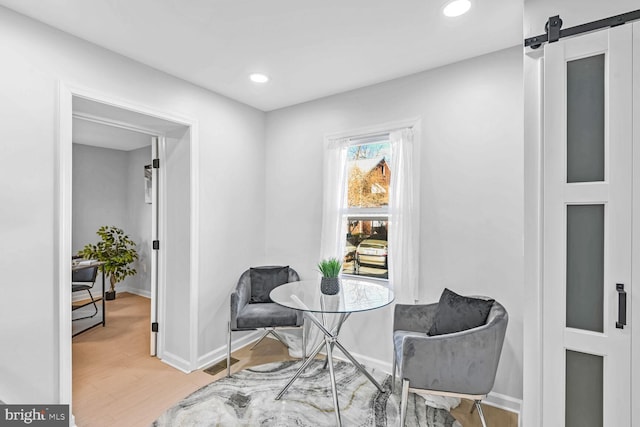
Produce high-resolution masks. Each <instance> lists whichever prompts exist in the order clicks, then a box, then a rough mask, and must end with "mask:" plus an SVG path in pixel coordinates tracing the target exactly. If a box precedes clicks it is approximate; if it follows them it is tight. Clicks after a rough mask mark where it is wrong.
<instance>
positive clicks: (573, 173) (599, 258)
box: [542, 25, 633, 427]
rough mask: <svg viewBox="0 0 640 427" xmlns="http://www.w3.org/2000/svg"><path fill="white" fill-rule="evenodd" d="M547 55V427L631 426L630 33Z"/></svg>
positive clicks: (575, 41) (623, 29) (585, 40)
mask: <svg viewBox="0 0 640 427" xmlns="http://www.w3.org/2000/svg"><path fill="white" fill-rule="evenodd" d="M544 49H545V52H544V104H543V105H544V148H543V150H544V155H543V162H544V164H543V170H544V172H543V189H544V196H543V203H544V208H543V212H544V213H543V222H544V232H543V242H544V243H543V264H544V265H543V313H542V319H543V320H542V321H543V396H542V399H543V414H542V417H543V421H542V425H544V426H560V425H565V426H567V427H578V426H579V427H592V426H593V427H601V426H616V427H625V426H631V380H630V378H631V339H630V329H631V328H630V325H626V326H625V325H624V323H625V320H626V319H625V318H624V315H625V313H624V310H625V298H626V301H627V302H630V301H631V298H630V295H631V284H632V283H631V279H632V278H631V267H632V257H631V249H632V237H631V236H632V230H631V224H632V210H631V208H632V181H633V175H632V172H633V161H632V159H633V152H632V139H633V138H632V128H633V123H632V105H633V95H632V94H633V90H632V89H633V73H632V26H631V25H624V26H620V27H616V28H612V29H608V30H602V31H598V32H595V33H591V34H587V35H582V36H578V37H575V38H568V39H562V40H561V41H558V42H556V43H550V44H548V45H546V46H545V47H544ZM626 309H627V313H626V318H627V319H630V318H631V317H630V309H631V307H630V305H627V306H626Z"/></svg>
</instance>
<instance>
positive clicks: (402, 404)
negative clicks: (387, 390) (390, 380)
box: [400, 379, 486, 427]
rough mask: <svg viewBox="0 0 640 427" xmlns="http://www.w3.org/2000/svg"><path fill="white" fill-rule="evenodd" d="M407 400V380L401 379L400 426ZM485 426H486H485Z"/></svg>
mask: <svg viewBox="0 0 640 427" xmlns="http://www.w3.org/2000/svg"><path fill="white" fill-rule="evenodd" d="M408 400H409V380H406V379H402V395H401V398H400V427H403V426H404V422H405V419H406V418H407V401H408ZM485 427H486V426H485Z"/></svg>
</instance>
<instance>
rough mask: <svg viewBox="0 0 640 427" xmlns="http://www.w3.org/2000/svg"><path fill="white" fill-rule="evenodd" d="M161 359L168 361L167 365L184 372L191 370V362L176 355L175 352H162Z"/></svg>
mask: <svg viewBox="0 0 640 427" xmlns="http://www.w3.org/2000/svg"><path fill="white" fill-rule="evenodd" d="M160 360H162V362H164V363H166V364H167V365H169V366H171V367H173V368H176V369H177V370H179V371H182V372H184V373H185V374H188V373H190V372H191V364H190V363H189V361H188V360H185V359H183V358H182V357H179V356H176V355H175V354H173V353H169V352H168V351H164V352H163V353H162V358H161V359H160Z"/></svg>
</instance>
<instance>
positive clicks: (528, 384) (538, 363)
mask: <svg viewBox="0 0 640 427" xmlns="http://www.w3.org/2000/svg"><path fill="white" fill-rule="evenodd" d="M628 25H633V67H634V70H638V69H640V23H638V22H636V23H633V24H628ZM544 46H545V45H543V46H542V47H541V48H539V49H531V48H529V47H527V48H525V49H524V55H523V57H524V58H523V65H524V67H523V80H524V119H525V120H524V278H523V282H524V292H523V301H526V302H527V303H526V304H525V305H524V307H523V313H524V323H523V335H524V336H523V408H522V416H521V425H522V426H526V427H543V426H542V419H543V416H542V413H543V410H544V408H543V405H542V401H543V399H542V398H543V383H542V377H543V372H542V370H543V368H542V360H543V351H542V348H543V328H542V326H543V324H542V322H543V315H542V308H543V286H542V285H543V282H542V278H543V272H544V263H543V247H544V246H543V243H544V242H543V232H544V226H545V224H544V220H543V208H544V203H543V200H544V186H543V177H544V163H543V158H544V150H543V147H544V119H543V117H544V96H543V93H544ZM633 79H634V81H633V91H634V94H633V105H634V112H633V114H634V117H633V129H632V132H633V135H632V138H633V140H632V149H633V166H632V173H633V178H632V179H633V183H632V185H633V188H640V75H639V73H637V72H635V73H634V75H633ZM632 214H633V217H632V233H633V234H632V241H631V246H632V249H631V250H632V253H635V252H638V251H640V196H639V197H633V200H632ZM637 258H638V257H634V258H632V272H631V284H630V285H631V286H630V287H635V286H634V282H636V279H635V278H636V277H640V276H639V275H640V260H638V259H637ZM636 293H638V292H635V293H634V292H632V293H631V295H632V298H634V300H635V301H637V300H638V297H637V296H634V295H635V294H636ZM634 300H633V299H632V300H631V301H628V307H627V310H628V312H627V319H630V320H631V323H630V325H629V327H631V345H632V347H631V357H632V358H633V357H634V356H638V355H640V328H634V327H633V325H634V324H638V325H640V310H634V309H633V308H634V302H635V301H634ZM638 396H640V367H637V366H636V365H634V364H632V365H631V399H632V402H633V399H637V397H638ZM636 406H637V405H633V404H632V405H631V407H632V409H631V422H632V425H633V422H634V421H636V420H640V407H636Z"/></svg>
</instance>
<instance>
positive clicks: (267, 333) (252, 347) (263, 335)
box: [249, 329, 270, 350]
mask: <svg viewBox="0 0 640 427" xmlns="http://www.w3.org/2000/svg"><path fill="white" fill-rule="evenodd" d="M269 332H270V331H269V330H268V329H267V330H266V332H265V333H264V334H262V336H261V337H260V339H259V340H258V341H256V343H255V344H254V345H252V346H251V348H250V349H249V350H253V349H254V348H256V347H257V346H258V344H260V343H261V342H262V340H263V339H265V338H266V337H267V335H269Z"/></svg>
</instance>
